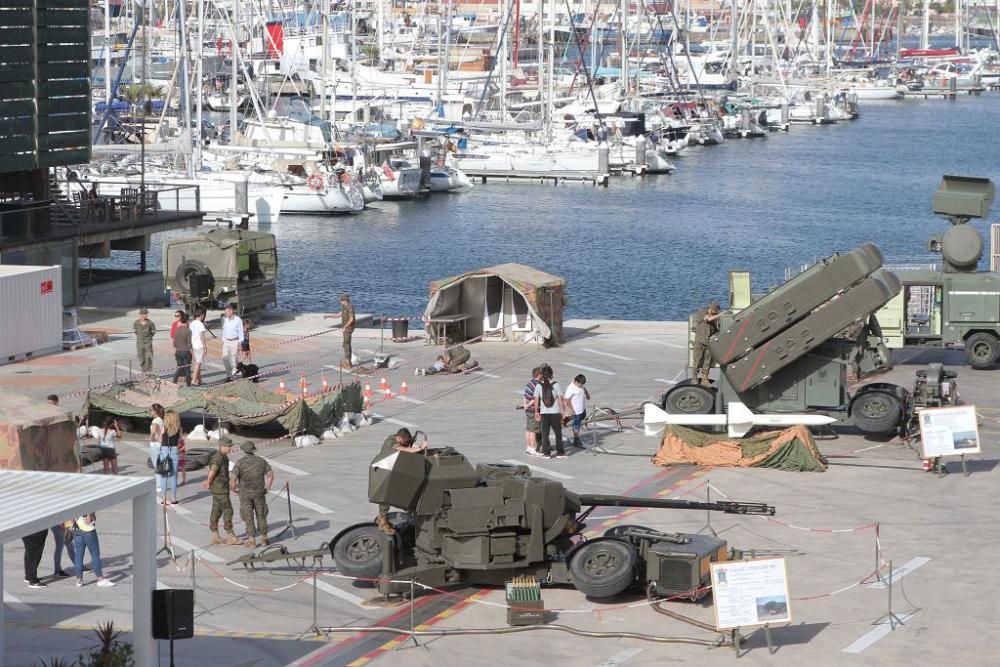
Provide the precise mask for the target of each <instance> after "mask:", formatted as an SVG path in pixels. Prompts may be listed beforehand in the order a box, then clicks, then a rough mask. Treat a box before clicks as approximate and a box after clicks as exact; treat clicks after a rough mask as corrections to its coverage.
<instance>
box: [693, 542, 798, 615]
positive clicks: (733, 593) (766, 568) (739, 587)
mask: <svg viewBox="0 0 1000 667" xmlns="http://www.w3.org/2000/svg"><path fill="white" fill-rule="evenodd" d="M712 592H713V597H714V599H715V605H714V607H715V627H716V628H718V629H719V630H730V629H733V628H746V627H750V626H754V625H774V624H776V623H791V621H792V609H791V607H790V606H789V601H790V599H791V598H790V596H789V595H788V573H787V570H786V569H785V559H784V558H763V559H761V560H740V561H728V562H722V563H712Z"/></svg>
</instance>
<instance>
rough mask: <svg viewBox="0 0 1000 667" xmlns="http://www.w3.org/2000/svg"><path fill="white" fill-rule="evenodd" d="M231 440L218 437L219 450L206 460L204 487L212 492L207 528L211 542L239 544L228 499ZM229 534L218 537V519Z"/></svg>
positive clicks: (225, 437)
mask: <svg viewBox="0 0 1000 667" xmlns="http://www.w3.org/2000/svg"><path fill="white" fill-rule="evenodd" d="M232 448H233V441H232V440H231V439H229V437H228V436H222V437H221V438H219V451H217V452H215V453H213V454H212V458H210V459H209V461H208V479H206V480H205V483H204V487H205V488H206V489H208V490H209V491H211V492H212V514H211V515H210V516H209V518H208V529H209V530H210V531H212V544H213V545H215V544H223V543H224V544H240V538H238V537H236V532H235V531H234V530H233V504H232V502H230V500H229V452H230V451H232ZM220 518H221V519H222V525H224V526H225V527H226V533H227V534H228V535H229V537H228V538H226V540H225V542H223V540H222V538H221V537H219V519H220Z"/></svg>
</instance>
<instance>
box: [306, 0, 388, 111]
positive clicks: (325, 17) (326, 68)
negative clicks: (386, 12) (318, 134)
mask: <svg viewBox="0 0 1000 667" xmlns="http://www.w3.org/2000/svg"><path fill="white" fill-rule="evenodd" d="M381 7H382V3H381V2H379V8H381ZM320 29H321V30H322V35H323V67H322V69H321V70H320V73H319V85H320V97H319V117H320V118H322V119H323V120H328V119H327V116H326V96H327V92H328V91H327V86H326V83H327V80H326V78H327V77H328V76H329V75H330V2H329V0H324V2H323V5H322V9H321V10H320ZM380 31H381V28H380ZM373 60H374V59H373ZM331 111H332V110H331ZM331 115H335V114H333V113H331Z"/></svg>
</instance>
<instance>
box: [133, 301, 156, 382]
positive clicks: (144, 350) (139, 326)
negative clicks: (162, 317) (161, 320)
mask: <svg viewBox="0 0 1000 667" xmlns="http://www.w3.org/2000/svg"><path fill="white" fill-rule="evenodd" d="M132 329H133V330H134V331H135V347H136V354H137V355H138V357H139V367H140V368H142V372H143V373H152V372H153V336H154V335H156V325H155V324H153V321H152V320H151V319H149V310H147V309H146V308H140V309H139V319H137V320H136V321H135V323H134V324H133V325H132Z"/></svg>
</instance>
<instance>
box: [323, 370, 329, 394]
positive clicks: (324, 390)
mask: <svg viewBox="0 0 1000 667" xmlns="http://www.w3.org/2000/svg"><path fill="white" fill-rule="evenodd" d="M328 391H330V383H329V382H327V381H326V373H324V374H323V393H324V394H325V393H326V392H328Z"/></svg>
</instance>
